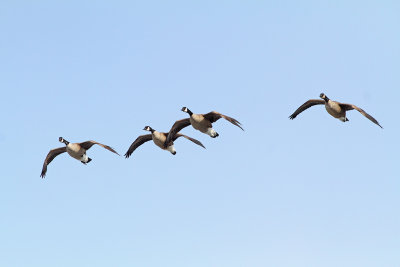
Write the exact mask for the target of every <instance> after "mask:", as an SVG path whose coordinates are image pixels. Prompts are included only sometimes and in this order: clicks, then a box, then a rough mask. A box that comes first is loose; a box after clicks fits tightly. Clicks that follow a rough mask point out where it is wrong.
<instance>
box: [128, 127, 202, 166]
mask: <svg viewBox="0 0 400 267" xmlns="http://www.w3.org/2000/svg"><path fill="white" fill-rule="evenodd" d="M143 130H145V131H149V132H151V134H145V135H141V136H139V137H138V138H136V140H135V141H133V143H132V144H131V145H130V147H129V149H128V151H127V152H126V153H125V158H129V157H130V156H131V155H132V153H133V151H135V150H136V149H137V148H138V147H139V146H141V145H142V144H144V143H146V142H148V141H150V140H153V142H154V144H155V145H156V146H158V147H159V148H161V149H162V150H167V151H169V152H171V154H173V155H175V154H176V150H175V148H174V141H175V140H176V139H178V138H179V137H184V138H186V139H188V140H190V141H192V142H193V143H195V144H196V145H199V146H201V147H203V148H205V147H204V146H203V144H202V143H200V141H198V140H196V139H194V138H191V137H189V136H186V135H183V134H181V133H176V134H174V136H173V138H172V139H171V141H169V142H166V140H167V135H168V133H162V132H157V131H156V130H154V129H152V128H151V127H150V126H146V127H144V129H143Z"/></svg>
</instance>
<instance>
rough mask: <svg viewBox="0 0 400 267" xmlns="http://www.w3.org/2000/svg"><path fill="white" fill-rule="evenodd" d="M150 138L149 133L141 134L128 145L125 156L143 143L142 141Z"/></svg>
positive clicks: (144, 141) (127, 156) (128, 155)
mask: <svg viewBox="0 0 400 267" xmlns="http://www.w3.org/2000/svg"><path fill="white" fill-rule="evenodd" d="M151 139H152V137H151V134H145V135H141V136H139V137H138V138H136V140H135V141H134V142H133V143H132V145H131V146H130V147H129V149H128V151H126V153H125V158H129V157H130V156H131V155H132V153H133V151H135V149H136V148H138V147H139V146H141V145H143V144H144V143H146V142H148V141H150V140H151Z"/></svg>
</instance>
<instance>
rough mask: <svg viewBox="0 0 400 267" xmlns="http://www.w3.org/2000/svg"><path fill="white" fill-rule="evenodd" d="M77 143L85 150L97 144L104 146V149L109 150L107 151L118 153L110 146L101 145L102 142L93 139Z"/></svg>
mask: <svg viewBox="0 0 400 267" xmlns="http://www.w3.org/2000/svg"><path fill="white" fill-rule="evenodd" d="M79 145H80V146H81V147H82V148H83V149H86V150H88V149H90V148H91V147H92V146H93V145H99V146H102V147H104V148H105V149H107V150H109V151H111V152H113V153H115V154H117V155H119V154H118V152H117V151H115V150H114V149H113V148H112V147H110V146H107V145H103V144H101V143H99V142H96V141H93V140H90V141H86V142H82V143H79Z"/></svg>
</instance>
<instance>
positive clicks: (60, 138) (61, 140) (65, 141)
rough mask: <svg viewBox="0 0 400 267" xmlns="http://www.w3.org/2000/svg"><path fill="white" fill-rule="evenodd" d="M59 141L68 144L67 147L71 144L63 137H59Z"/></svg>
mask: <svg viewBox="0 0 400 267" xmlns="http://www.w3.org/2000/svg"><path fill="white" fill-rule="evenodd" d="M58 141H60V143H64V144H66V145H68V144H69V142H68V141H67V140H65V139H64V138H62V137H58Z"/></svg>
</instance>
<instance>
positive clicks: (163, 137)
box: [40, 93, 383, 178]
mask: <svg viewBox="0 0 400 267" xmlns="http://www.w3.org/2000/svg"><path fill="white" fill-rule="evenodd" d="M320 98H321V99H311V100H308V101H307V102H305V103H304V104H303V105H301V106H300V107H299V108H298V109H297V110H296V111H295V112H294V113H293V114H292V115H290V116H289V118H290V119H291V120H293V119H294V118H296V117H297V115H299V114H300V113H301V112H303V111H304V110H306V109H308V108H309V107H312V106H314V105H325V109H326V111H327V112H328V113H329V114H330V115H331V116H333V117H334V118H337V119H339V120H341V121H342V122H346V121H348V120H349V119H348V118H347V116H346V112H347V111H349V110H353V109H355V110H357V111H359V112H360V113H361V114H362V115H364V116H365V117H366V118H368V119H369V120H370V121H372V122H373V123H375V124H376V125H378V126H379V127H381V128H383V127H382V126H381V125H380V124H379V123H378V121H377V120H376V119H374V118H373V117H372V116H371V115H369V114H368V113H366V112H365V111H364V110H362V109H361V108H359V107H357V106H355V105H352V104H344V103H340V102H337V101H333V100H330V99H329V98H328V97H327V96H326V95H325V94H324V93H321V94H320ZM182 111H183V112H186V113H188V114H189V116H190V117H189V118H186V119H182V120H179V121H176V122H175V123H174V125H172V127H171V129H170V130H169V132H168V133H164V132H158V131H156V130H154V129H153V128H151V127H150V126H146V127H144V129H143V130H145V131H149V132H150V134H145V135H141V136H139V137H138V138H136V140H135V141H134V142H133V143H132V144H131V145H130V147H129V149H128V151H127V152H126V153H125V158H129V157H130V156H131V155H132V153H133V152H134V151H135V150H136V149H137V148H138V147H139V146H141V145H142V144H144V143H146V142H148V141H150V140H153V142H154V144H155V145H157V146H158V147H160V148H161V149H163V150H167V151H169V152H171V154H173V155H175V154H176V150H175V148H174V141H175V140H176V139H178V138H179V137H184V138H186V139H188V140H190V141H192V142H193V143H195V144H196V145H199V146H201V147H203V148H205V147H204V146H203V144H202V143H201V142H200V141H198V140H196V139H194V138H191V137H189V136H187V135H184V134H181V133H180V131H181V130H182V129H183V128H185V127H187V126H189V125H192V127H193V128H194V129H196V130H198V131H200V132H202V133H204V134H207V135H209V136H210V137H212V138H215V137H217V136H218V135H219V134H218V133H217V132H216V131H215V130H214V129H213V128H212V123H214V122H216V121H217V120H219V119H220V118H224V119H225V120H227V121H229V122H231V123H232V124H233V125H236V126H237V127H239V128H240V129H242V130H243V128H242V126H241V124H240V122H239V121H237V120H236V119H234V118H231V117H229V116H226V115H223V114H221V113H219V112H216V111H211V112H209V113H206V114H194V113H193V112H192V111H190V110H189V109H188V108H187V107H183V108H182ZM59 141H60V142H61V143H64V144H65V146H63V147H59V148H55V149H52V150H50V151H49V153H48V154H47V157H46V159H45V160H44V163H43V168H42V173H41V174H40V176H41V177H42V178H44V177H45V176H46V172H47V165H49V164H50V162H51V161H52V160H53V159H54V158H55V157H57V156H58V155H60V154H62V153H64V152H67V153H68V154H69V155H70V156H71V157H73V158H74V159H77V160H79V161H80V162H82V163H83V164H87V163H89V162H90V161H91V160H92V159H91V158H89V157H88V156H87V155H86V151H87V150H89V149H90V148H91V147H92V146H93V145H99V146H102V147H104V148H105V149H107V150H109V151H111V152H113V153H115V154H117V155H119V154H118V153H117V152H116V151H115V150H114V149H113V148H111V147H109V146H107V145H104V144H101V143H98V142H96V141H86V142H82V143H70V142H68V141H67V140H65V139H64V138H62V137H60V138H59Z"/></svg>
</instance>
